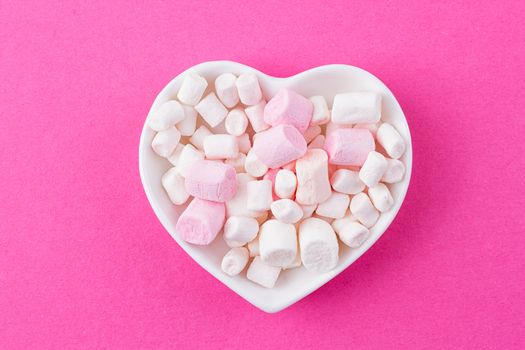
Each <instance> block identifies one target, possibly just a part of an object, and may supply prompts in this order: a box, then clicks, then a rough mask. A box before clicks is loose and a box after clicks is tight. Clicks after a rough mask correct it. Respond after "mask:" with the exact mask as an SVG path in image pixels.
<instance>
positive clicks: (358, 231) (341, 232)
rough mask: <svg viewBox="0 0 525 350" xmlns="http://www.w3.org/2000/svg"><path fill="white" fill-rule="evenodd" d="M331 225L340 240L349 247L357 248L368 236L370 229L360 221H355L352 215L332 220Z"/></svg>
mask: <svg viewBox="0 0 525 350" xmlns="http://www.w3.org/2000/svg"><path fill="white" fill-rule="evenodd" d="M332 227H333V228H334V230H335V232H337V235H338V236H339V239H340V240H341V242H343V243H344V244H346V245H347V246H349V247H350V248H357V247H360V246H361V244H363V243H364V242H365V241H366V240H367V238H368V237H369V236H370V231H369V230H368V229H367V228H366V227H365V226H363V225H361V224H360V223H358V222H356V219H355V218H354V217H353V216H350V215H349V216H345V217H344V218H342V219H337V220H334V222H332Z"/></svg>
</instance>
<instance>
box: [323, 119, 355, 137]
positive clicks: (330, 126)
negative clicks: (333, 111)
mask: <svg viewBox="0 0 525 350" xmlns="http://www.w3.org/2000/svg"><path fill="white" fill-rule="evenodd" d="M352 127H353V125H352V124H348V125H341V124H336V123H332V122H329V123H328V124H326V129H325V130H326V131H325V134H326V135H327V136H328V135H329V134H330V133H331V132H334V131H335V130H337V129H351V128H352Z"/></svg>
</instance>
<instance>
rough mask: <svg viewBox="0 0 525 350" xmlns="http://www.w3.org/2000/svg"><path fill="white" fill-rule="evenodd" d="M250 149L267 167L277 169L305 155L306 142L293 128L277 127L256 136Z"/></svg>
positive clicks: (287, 126)
mask: <svg viewBox="0 0 525 350" xmlns="http://www.w3.org/2000/svg"><path fill="white" fill-rule="evenodd" d="M252 149H253V151H254V152H255V155H256V156H257V158H259V160H260V161H261V162H262V163H263V164H265V165H266V166H267V167H269V168H278V167H280V166H281V165H284V164H286V163H289V162H291V161H292V160H295V159H297V158H300V157H302V156H303V155H304V154H305V153H306V141H305V140H304V137H303V135H302V134H301V133H300V132H299V131H298V130H297V129H296V128H294V127H293V126H291V125H279V126H276V127H273V128H270V129H268V130H266V131H263V132H261V133H259V134H257V138H256V139H255V141H254V143H253V148H252Z"/></svg>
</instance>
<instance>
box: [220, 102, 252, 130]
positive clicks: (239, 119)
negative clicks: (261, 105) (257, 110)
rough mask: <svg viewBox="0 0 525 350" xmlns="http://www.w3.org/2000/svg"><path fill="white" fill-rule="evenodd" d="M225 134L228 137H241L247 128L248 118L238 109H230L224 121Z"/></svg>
mask: <svg viewBox="0 0 525 350" xmlns="http://www.w3.org/2000/svg"><path fill="white" fill-rule="evenodd" d="M224 127H225V128H226V132H227V133H228V134H230V135H234V136H241V135H242V134H244V132H245V131H246V128H247V127H248V118H247V117H246V114H245V113H244V112H243V110H242V109H240V108H235V109H232V110H231V111H230V112H229V113H228V115H227V116H226V120H225V121H224Z"/></svg>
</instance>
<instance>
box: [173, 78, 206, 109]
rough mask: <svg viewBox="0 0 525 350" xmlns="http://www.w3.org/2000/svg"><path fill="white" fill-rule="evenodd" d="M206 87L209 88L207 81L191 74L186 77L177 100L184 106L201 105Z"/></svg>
mask: <svg viewBox="0 0 525 350" xmlns="http://www.w3.org/2000/svg"><path fill="white" fill-rule="evenodd" d="M206 87H208V82H207V81H206V79H204V78H203V77H201V76H200V75H198V74H193V73H190V74H188V75H186V76H185V77H184V80H183V81H182V85H181V87H180V89H179V92H178V94H177V98H178V99H179V101H180V102H182V103H184V104H187V105H190V106H195V105H196V104H197V103H199V101H200V99H201V97H202V95H203V94H204V91H205V90H206Z"/></svg>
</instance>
